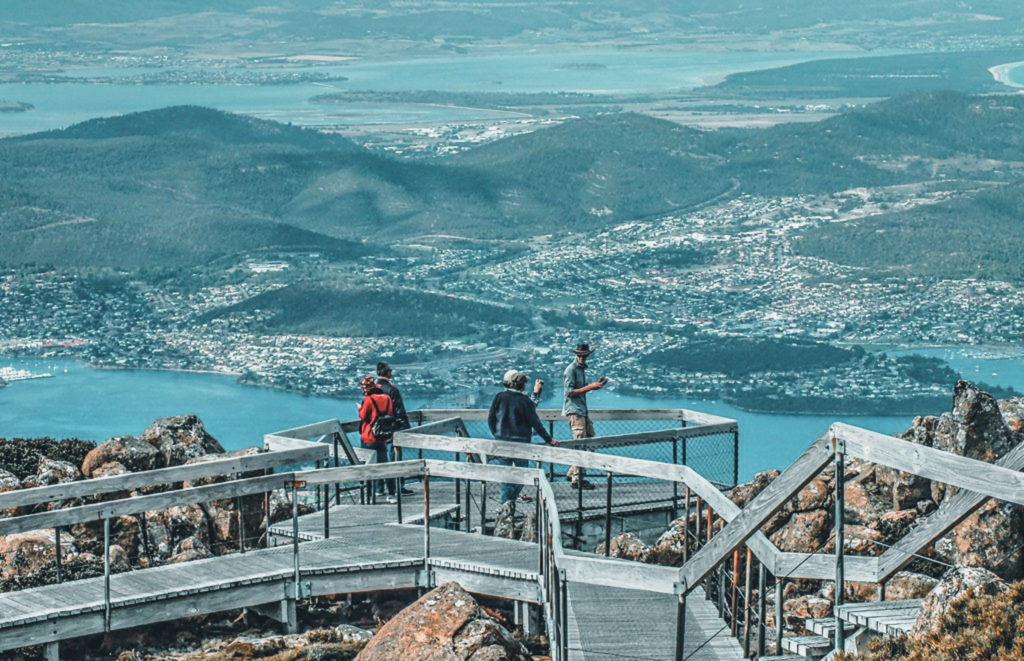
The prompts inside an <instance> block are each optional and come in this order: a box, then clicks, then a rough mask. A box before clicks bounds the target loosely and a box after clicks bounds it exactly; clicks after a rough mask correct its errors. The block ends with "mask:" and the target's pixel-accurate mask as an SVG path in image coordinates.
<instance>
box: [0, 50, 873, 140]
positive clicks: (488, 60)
mask: <svg viewBox="0 0 1024 661" xmlns="http://www.w3.org/2000/svg"><path fill="white" fill-rule="evenodd" d="M858 55H861V53H857V52H840V53H826V52H822V53H815V52H793V53H759V52H734V53H701V52H686V51H666V52H645V51H629V52H619V51H597V52H586V51H572V52H569V51H549V52H530V53H503V54H487V55H466V56H452V57H444V58H424V59H418V60H387V61H373V60H357V61H352V62H348V63H341V64H338V63H332V64H329V65H322V66H316V67H309V68H305V70H309V71H316V72H318V73H325V74H331V75H337V76H345V77H347V78H348V80H346V81H339V82H332V83H330V84H324V83H301V84H279V85H220V84H197V85H183V84H153V85H127V84H91V83H74V82H69V83H53V84H47V83H30V84H2V85H0V99H5V100H8V101H22V102H27V103H31V104H33V105H34V106H35V108H34V109H33V110H31V111H28V112H23V113H0V136H2V135H14V134H21V133H30V132H35V131H43V130H49V129H56V128H64V127H66V126H69V125H71V124H74V123H77V122H81V121H84V120H86V119H90V118H93V117H107V116H112V115H119V114H123V113H129V112H139V111H143V110H152V109H155V108H163V107H166V106H172V105H180V104H192V105H201V106H208V107H212V108H218V109H220V110H226V111H229V112H236V113H244V114H248V115H253V116H256V117H260V118H263V119H272V120H275V121H280V122H292V123H295V124H299V125H302V126H324V125H364V124H403V123H422V122H458V121H468V120H474V119H477V120H479V119H494V118H500V117H515V116H516V115H515V114H514V113H505V112H502V111H497V110H491V109H486V108H464V107H457V106H433V105H426V104H415V105H414V104H347V105H344V106H338V105H325V104H311V103H310V102H309V99H310V98H312V97H314V96H317V95H320V94H327V93H333V92H341V91H344V90H440V91H454V92H558V91H563V92H595V93H609V92H616V93H665V92H672V91H680V90H685V89H690V88H693V87H696V86H699V85H702V84H705V83H707V82H715V81H717V80H719V79H721V78H722V77H724V76H725V75H727V74H729V73H735V72H739V71H750V70H755V69H766V68H773V67H780V66H786V65H789V64H795V63H798V62H805V61H809V60H815V59H821V58H824V57H830V58H834V57H855V56H858ZM580 64H585V65H596V66H590V67H586V68H580V67H578V66H574V65H580ZM278 70H285V71H291V70H297V68H295V67H291V68H284V69H278ZM139 71H140V70H139V69H137V68H133V69H124V70H119V69H113V68H109V69H103V70H101V71H99V70H95V69H89V70H81V71H79V72H78V75H79V76H85V75H97V74H102V75H105V76H119V75H121V76H123V75H129V74H138V73H139ZM62 73H63V74H65V75H75V74H76V72H75V71H74V70H69V71H65V72H62Z"/></svg>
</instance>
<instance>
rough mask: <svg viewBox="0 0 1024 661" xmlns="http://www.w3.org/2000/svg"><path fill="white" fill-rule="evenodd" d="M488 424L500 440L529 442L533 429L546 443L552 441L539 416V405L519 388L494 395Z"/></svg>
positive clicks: (492, 432) (495, 436)
mask: <svg viewBox="0 0 1024 661" xmlns="http://www.w3.org/2000/svg"><path fill="white" fill-rule="evenodd" d="M487 426H488V427H490V428H491V434H493V435H494V438H496V439H498V440H499V441H524V442H526V443H529V442H530V438H531V437H532V433H533V431H536V432H537V434H539V435H540V437H541V438H543V439H544V442H545V443H550V442H551V434H549V433H548V430H547V429H544V423H543V422H541V420H540V418H539V417H538V416H537V405H536V404H534V403H533V400H531V399H530V398H529V397H527V396H526V395H525V394H523V393H521V392H519V391H518V390H509V389H507V388H506V389H505V390H502V391H501V392H499V393H498V394H497V395H495V396H494V401H493V402H491V410H490V411H489V412H488V414H487Z"/></svg>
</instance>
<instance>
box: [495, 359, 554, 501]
mask: <svg viewBox="0 0 1024 661" xmlns="http://www.w3.org/2000/svg"><path fill="white" fill-rule="evenodd" d="M527 380H528V379H527V377H526V375H525V374H523V373H522V372H519V371H517V370H508V371H507V372H505V376H504V377H503V378H502V384H503V385H504V386H505V389H504V390H502V391H501V392H499V393H498V394H497V395H495V396H494V401H492V402H491V409H490V411H489V412H488V413H487V426H488V427H490V429H491V434H492V435H493V436H494V438H495V439H496V440H499V441H513V442H517V443H529V442H530V441H531V440H532V438H533V432H534V431H536V432H537V434H538V435H539V436H540V437H541V438H542V439H544V442H545V443H548V444H550V445H558V441H556V440H555V439H553V438H551V434H549V433H548V430H547V429H545V428H544V423H543V422H541V419H540V417H538V416H537V402H538V401H540V393H541V388H542V387H543V385H544V382H543V381H541V380H540V379H538V380H537V381H536V383H535V384H534V387H533V396H532V397H527V396H526V393H525V392H523V391H524V390H525V389H526V382H527ZM488 463H492V464H499V465H501V466H519V467H521V468H522V467H526V466H528V465H529V462H528V461H527V460H526V459H511V458H506V457H492V458H491V459H490V460H489V462H488ZM522 488H523V485H521V484H507V483H502V485H501V502H502V504H504V503H507V502H511V503H512V510H513V511H515V501H516V498H517V497H518V496H519V492H520V491H521V490H522Z"/></svg>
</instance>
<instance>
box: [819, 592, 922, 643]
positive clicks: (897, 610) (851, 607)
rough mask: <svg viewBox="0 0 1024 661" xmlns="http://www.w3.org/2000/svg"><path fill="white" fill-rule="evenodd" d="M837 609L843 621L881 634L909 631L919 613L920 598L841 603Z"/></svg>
mask: <svg viewBox="0 0 1024 661" xmlns="http://www.w3.org/2000/svg"><path fill="white" fill-rule="evenodd" d="M837 611H838V613H839V617H841V618H842V619H843V621H844V622H849V623H851V624H855V625H858V626H862V627H867V628H868V629H871V630H872V631H877V632H878V633H881V634H893V633H902V632H906V631H909V630H910V628H911V627H912V626H914V621H915V620H917V616H918V615H920V614H921V600H920V599H900V600H896V601H869V602H865V603H857V604H841V605H840V606H839V607H838V608H837Z"/></svg>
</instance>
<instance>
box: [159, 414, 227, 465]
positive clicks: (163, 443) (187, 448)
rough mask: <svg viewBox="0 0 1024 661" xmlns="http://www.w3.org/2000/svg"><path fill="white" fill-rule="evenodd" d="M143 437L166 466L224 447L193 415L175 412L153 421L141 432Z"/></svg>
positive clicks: (218, 451)
mask: <svg viewBox="0 0 1024 661" xmlns="http://www.w3.org/2000/svg"><path fill="white" fill-rule="evenodd" d="M141 438H142V440H143V441H145V442H147V443H149V444H150V445H152V446H153V447H155V448H157V449H158V450H159V451H160V454H161V455H162V456H163V458H164V464H165V465H167V466H179V465H181V464H184V463H186V462H187V461H188V460H189V459H194V458H195V457H200V456H202V455H204V454H210V453H221V452H224V448H223V447H221V444H220V443H218V442H217V439H215V438H214V437H213V436H210V435H209V434H208V433H207V432H206V429H205V428H204V427H203V423H202V421H200V420H199V418H198V417H197V416H195V415H175V416H172V417H169V418H159V419H157V420H154V421H153V424H151V425H150V426H149V427H146V430H145V431H144V432H142V436H141Z"/></svg>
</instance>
